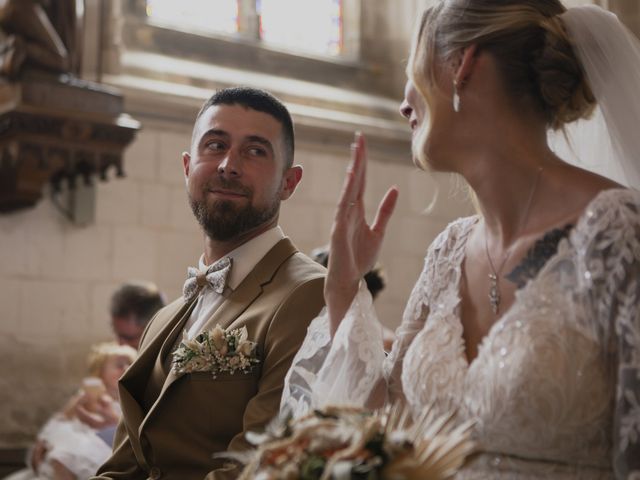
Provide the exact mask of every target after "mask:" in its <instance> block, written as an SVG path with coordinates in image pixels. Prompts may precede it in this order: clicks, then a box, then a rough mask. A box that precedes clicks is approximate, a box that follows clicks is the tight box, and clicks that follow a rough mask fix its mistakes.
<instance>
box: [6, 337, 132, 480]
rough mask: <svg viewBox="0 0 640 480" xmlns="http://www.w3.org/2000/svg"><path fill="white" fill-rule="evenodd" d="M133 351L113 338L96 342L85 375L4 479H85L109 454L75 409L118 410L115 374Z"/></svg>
mask: <svg viewBox="0 0 640 480" xmlns="http://www.w3.org/2000/svg"><path fill="white" fill-rule="evenodd" d="M135 356H136V351H135V349H133V348H132V347H129V346H127V345H118V344H117V343H115V342H107V343H100V344H97V345H95V346H94V347H93V348H92V350H91V354H90V355H89V369H88V374H89V377H86V378H85V379H84V380H83V382H82V386H81V388H80V390H79V391H78V393H77V394H76V395H74V396H73V397H72V398H71V399H70V400H69V402H68V403H67V405H66V406H65V408H64V409H63V410H62V411H61V412H59V413H56V414H55V415H53V416H52V417H51V418H50V419H49V421H48V422H47V423H46V424H45V425H44V427H43V428H42V430H40V433H39V434H38V441H37V442H36V444H35V446H34V447H33V448H32V449H31V450H30V452H29V454H28V457H27V458H28V461H27V463H28V464H29V465H30V468H27V469H24V470H21V471H19V472H16V473H14V474H13V475H11V476H9V477H6V479H5V480H35V479H56V480H62V479H65V480H66V479H85V478H88V477H90V476H92V475H93V474H94V473H95V472H96V470H97V469H98V467H99V466H100V465H101V464H102V463H103V462H104V461H105V460H106V459H107V458H108V457H109V455H110V454H111V445H109V444H107V443H106V442H105V441H104V440H103V439H102V438H101V437H100V436H99V435H98V432H97V430H95V429H94V428H91V427H90V426H88V425H87V424H86V423H84V422H82V421H80V419H79V418H78V415H77V412H78V410H79V409H81V410H82V411H83V412H84V413H85V415H86V414H89V415H96V416H100V415H104V412H105V411H109V412H116V414H118V415H119V413H120V405H119V403H118V379H119V378H120V377H121V376H122V374H123V373H124V371H125V370H126V369H127V368H128V367H129V365H131V363H132V362H133V360H134V358H135Z"/></svg>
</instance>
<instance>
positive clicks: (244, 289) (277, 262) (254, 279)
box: [140, 238, 297, 429]
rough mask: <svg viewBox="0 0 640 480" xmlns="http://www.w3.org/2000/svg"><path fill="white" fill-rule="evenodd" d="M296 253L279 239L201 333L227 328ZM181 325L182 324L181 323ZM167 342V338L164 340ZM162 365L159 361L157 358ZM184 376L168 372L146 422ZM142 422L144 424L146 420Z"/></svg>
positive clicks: (287, 242) (289, 244)
mask: <svg viewBox="0 0 640 480" xmlns="http://www.w3.org/2000/svg"><path fill="white" fill-rule="evenodd" d="M296 252H297V249H296V247H295V246H294V245H293V244H292V243H291V240H289V239H288V238H283V239H282V240H280V241H279V242H278V243H277V244H275V245H274V246H273V248H272V249H271V250H269V252H267V254H266V255H265V256H264V257H263V258H262V259H261V260H260V261H259V262H258V264H257V265H256V266H255V267H254V269H253V270H252V271H251V272H250V273H249V274H248V275H247V276H246V278H245V279H244V280H243V281H242V283H241V284H240V285H239V286H238V288H236V289H235V290H234V291H233V292H232V293H231V295H229V298H227V300H225V301H224V302H223V303H222V305H220V307H219V308H218V310H216V312H215V313H214V314H213V316H212V317H211V318H210V319H209V320H208V321H207V322H206V324H205V325H204V327H203V328H202V330H203V331H204V330H208V329H211V328H213V327H215V326H216V325H220V326H221V327H222V328H227V327H228V326H229V325H231V324H232V323H233V321H234V320H236V319H237V318H238V317H239V316H240V315H241V314H242V312H244V311H245V310H246V309H247V308H249V306H250V305H251V304H252V303H253V302H254V301H255V300H256V298H258V297H259V296H260V294H261V293H262V290H263V286H264V285H266V284H268V283H269V282H271V280H272V279H273V277H274V275H275V274H276V272H277V271H278V268H280V266H281V265H282V264H283V263H284V262H285V261H286V260H287V259H288V258H289V257H290V256H291V255H293V254H294V253H296ZM181 323H182V325H183V324H184V323H183V322H181ZM179 326H180V325H175V324H174V327H175V329H174V330H173V331H171V333H169V332H167V335H168V336H170V337H172V338H173V341H172V342H171V343H168V342H165V346H166V345H167V344H169V345H173V343H174V342H175V338H176V331H177V332H180V331H181V328H178V327H179ZM167 340H169V338H167ZM165 346H163V347H162V350H163V351H165V348H166V347H165ZM160 362H162V359H160ZM182 375H184V374H183V373H178V374H176V373H174V372H173V371H170V372H169V373H168V375H167V379H166V380H165V382H164V385H163V386H162V390H161V392H160V394H159V395H158V398H157V400H156V401H155V403H154V405H153V406H152V407H151V409H150V410H149V413H148V415H147V416H146V419H148V418H149V417H150V416H151V413H152V411H153V410H154V409H155V407H156V405H158V403H159V402H160V401H161V399H162V397H163V396H164V394H165V392H166V391H167V389H168V388H169V387H171V385H172V384H173V383H175V381H176V380H178V379H179V378H180V377H182ZM146 419H145V421H146ZM143 426H144V425H141V427H140V429H142V427H143Z"/></svg>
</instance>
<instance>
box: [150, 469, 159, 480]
mask: <svg viewBox="0 0 640 480" xmlns="http://www.w3.org/2000/svg"><path fill="white" fill-rule="evenodd" d="M161 476H162V472H161V471H160V469H159V468H158V467H153V468H152V469H151V470H150V471H149V478H150V479H151V480H158V479H159V478H160V477H161Z"/></svg>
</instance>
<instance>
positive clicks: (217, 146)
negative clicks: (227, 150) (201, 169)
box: [207, 142, 224, 151]
mask: <svg viewBox="0 0 640 480" xmlns="http://www.w3.org/2000/svg"><path fill="white" fill-rule="evenodd" d="M207 148H208V149H210V150H215V151H219V150H224V143H222V142H208V143H207Z"/></svg>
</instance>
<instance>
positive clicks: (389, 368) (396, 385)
mask: <svg viewBox="0 0 640 480" xmlns="http://www.w3.org/2000/svg"><path fill="white" fill-rule="evenodd" d="M433 252H434V250H433V249H432V250H430V251H429V254H427V258H426V260H425V267H424V269H423V271H422V273H421V274H420V277H419V278H418V281H417V282H416V284H415V286H414V287H413V291H412V292H411V296H410V297H409V303H408V304H407V307H406V309H405V311H404V314H403V316H402V323H401V324H400V326H399V327H398V329H397V330H396V338H395V340H394V342H393V347H392V349H391V353H390V354H389V356H388V357H387V359H386V360H385V363H384V376H385V379H386V381H387V391H388V400H389V401H391V402H394V401H401V402H405V401H406V398H405V395H404V392H403V389H402V364H403V361H404V357H405V355H406V353H407V349H408V348H409V346H410V345H411V341H412V340H413V338H414V337H415V336H416V335H417V334H418V332H420V330H422V328H423V327H424V323H425V321H426V319H427V316H428V315H429V307H428V305H429V299H428V294H429V292H431V291H432V289H431V287H430V285H431V283H432V282H431V281H430V279H431V278H432V277H433V270H434V263H435V262H434V256H435V255H434V253H433Z"/></svg>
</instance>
